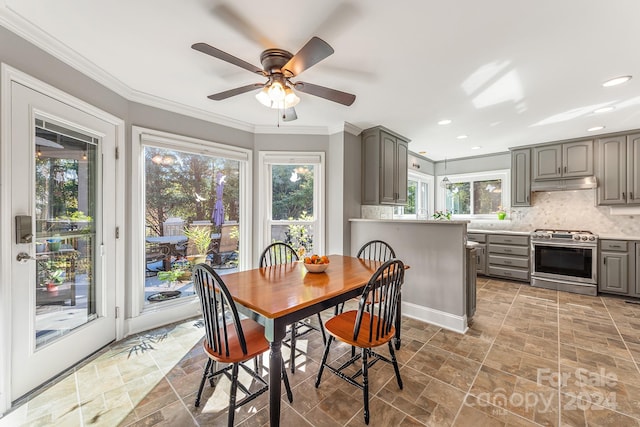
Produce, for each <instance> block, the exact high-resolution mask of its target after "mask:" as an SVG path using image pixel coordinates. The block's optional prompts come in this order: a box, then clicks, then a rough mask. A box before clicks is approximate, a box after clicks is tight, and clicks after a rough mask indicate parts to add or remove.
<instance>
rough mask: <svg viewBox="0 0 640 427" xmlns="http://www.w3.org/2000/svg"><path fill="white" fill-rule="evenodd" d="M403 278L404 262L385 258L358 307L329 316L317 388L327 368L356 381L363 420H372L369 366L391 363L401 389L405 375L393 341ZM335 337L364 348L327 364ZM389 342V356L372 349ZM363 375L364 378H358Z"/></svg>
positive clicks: (351, 381) (344, 378)
mask: <svg viewBox="0 0 640 427" xmlns="http://www.w3.org/2000/svg"><path fill="white" fill-rule="evenodd" d="M403 281H404V264H403V263H402V261H400V260H397V259H392V260H389V261H387V262H385V263H384V264H383V265H382V266H381V267H380V268H379V269H378V270H377V271H376V272H375V273H374V274H373V276H371V279H370V280H369V282H368V283H367V285H366V286H365V288H364V290H363V291H362V295H361V296H360V302H359V305H358V310H350V311H345V312H343V313H341V314H338V315H336V316H334V317H333V318H331V319H329V320H327V322H326V323H325V329H326V330H327V332H328V333H329V340H328V341H327V344H326V346H325V349H324V354H323V356H322V362H321V364H320V370H319V371H318V376H317V378H316V388H317V387H319V386H320V380H321V379H322V372H323V371H324V368H327V369H328V370H329V371H331V372H332V373H334V374H336V375H337V376H338V377H340V378H341V379H343V380H345V381H346V382H348V383H349V384H352V385H355V386H356V387H358V388H360V389H361V390H362V392H363V400H364V422H365V423H366V424H369V368H370V367H371V366H372V365H373V364H375V363H376V362H378V361H379V360H383V361H385V362H388V363H391V364H392V365H393V369H394V370H395V373H396V380H397V382H398V386H399V387H400V389H401V390H402V378H400V369H399V367H398V361H397V360H396V356H395V352H394V350H393V345H392V344H391V341H392V339H393V337H394V335H395V323H396V316H397V315H398V313H397V307H398V303H399V301H400V288H401V286H402V283H403ZM334 339H337V340H340V341H342V342H344V343H346V344H349V345H351V346H354V347H358V348H360V349H361V352H360V354H358V355H355V356H353V357H351V359H349V360H348V361H347V362H345V363H343V364H342V365H341V366H339V367H332V366H330V365H329V364H327V356H328V355H329V349H330V348H331V343H332V342H333V340H334ZM384 344H387V346H388V348H389V354H390V357H391V358H390V359H389V358H386V357H384V356H382V355H380V354H378V353H375V352H374V351H373V350H372V349H373V348H375V347H379V346H382V345H384ZM358 359H362V365H361V368H360V369H359V370H358V371H357V372H356V373H355V374H353V375H351V376H349V375H347V374H345V373H344V372H343V371H344V370H345V369H346V368H348V367H349V366H351V365H352V364H354V363H355V362H356V361H358ZM360 375H362V382H358V381H357V378H358V377H359V376H360Z"/></svg>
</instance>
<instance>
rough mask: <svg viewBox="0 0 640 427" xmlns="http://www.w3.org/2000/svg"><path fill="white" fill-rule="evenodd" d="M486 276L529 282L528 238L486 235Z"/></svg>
mask: <svg viewBox="0 0 640 427" xmlns="http://www.w3.org/2000/svg"><path fill="white" fill-rule="evenodd" d="M487 242H488V244H487V274H488V275H489V276H496V277H503V278H506V279H512V280H521V281H524V282H528V281H529V263H530V261H529V253H530V248H529V236H512V235H506V234H489V235H487Z"/></svg>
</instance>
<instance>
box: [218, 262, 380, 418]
mask: <svg viewBox="0 0 640 427" xmlns="http://www.w3.org/2000/svg"><path fill="white" fill-rule="evenodd" d="M329 261H330V263H329V266H328V268H327V270H326V271H325V272H323V273H310V272H308V271H307V270H306V269H305V267H304V265H303V263H302V262H294V263H292V264H282V265H275V266H270V267H263V268H256V269H253V270H246V271H240V272H236V273H230V274H225V275H224V276H223V280H224V282H225V284H226V285H227V287H228V289H229V292H230V293H231V296H232V297H233V299H234V301H235V302H236V303H237V304H239V305H241V306H242V307H244V308H245V309H247V310H249V311H251V312H254V313H257V314H259V315H260V316H262V317H263V318H264V320H265V336H266V338H267V340H268V341H269V344H270V348H271V351H270V354H269V420H270V425H271V426H278V425H279V424H280V395H281V393H282V390H281V381H280V379H281V376H282V351H281V350H282V340H283V339H284V337H285V335H286V330H287V325H290V324H292V323H293V322H296V321H300V320H302V319H305V318H307V317H309V316H311V315H314V314H316V313H319V312H320V311H322V310H325V309H328V308H332V307H334V306H336V305H337V304H339V303H342V302H345V301H347V300H349V299H351V298H354V297H356V296H359V295H360V294H361V293H362V289H363V288H364V286H365V285H366V284H367V282H368V281H369V279H370V278H371V276H372V275H373V273H374V272H375V271H376V270H377V269H378V267H380V266H381V265H382V264H383V263H382V262H380V261H371V260H364V259H360V258H355V257H351V256H342V255H330V256H329Z"/></svg>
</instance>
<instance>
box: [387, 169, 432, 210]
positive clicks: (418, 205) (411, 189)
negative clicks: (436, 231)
mask: <svg viewBox="0 0 640 427" xmlns="http://www.w3.org/2000/svg"><path fill="white" fill-rule="evenodd" d="M433 199H434V194H433V176H431V175H426V174H422V173H417V172H413V171H409V175H408V180H407V205H406V206H397V207H395V208H394V212H393V216H394V218H401V219H428V218H429V217H430V216H431V215H432V214H433Z"/></svg>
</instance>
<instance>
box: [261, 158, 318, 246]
mask: <svg viewBox="0 0 640 427" xmlns="http://www.w3.org/2000/svg"><path fill="white" fill-rule="evenodd" d="M260 159H261V162H260V165H261V172H260V176H261V177H264V178H265V179H264V180H263V183H264V184H263V188H262V191H261V196H262V197H261V200H260V204H261V210H262V213H261V217H263V218H265V219H266V220H265V222H264V223H261V225H262V233H261V237H262V239H261V242H260V247H261V248H264V247H266V246H267V245H268V244H270V243H272V242H285V243H288V244H290V245H291V246H293V248H294V249H296V250H297V251H298V253H299V254H302V253H323V251H324V231H323V216H324V215H323V196H322V195H323V188H322V187H323V168H324V153H289V155H288V154H287V153H281V152H263V153H260Z"/></svg>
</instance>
